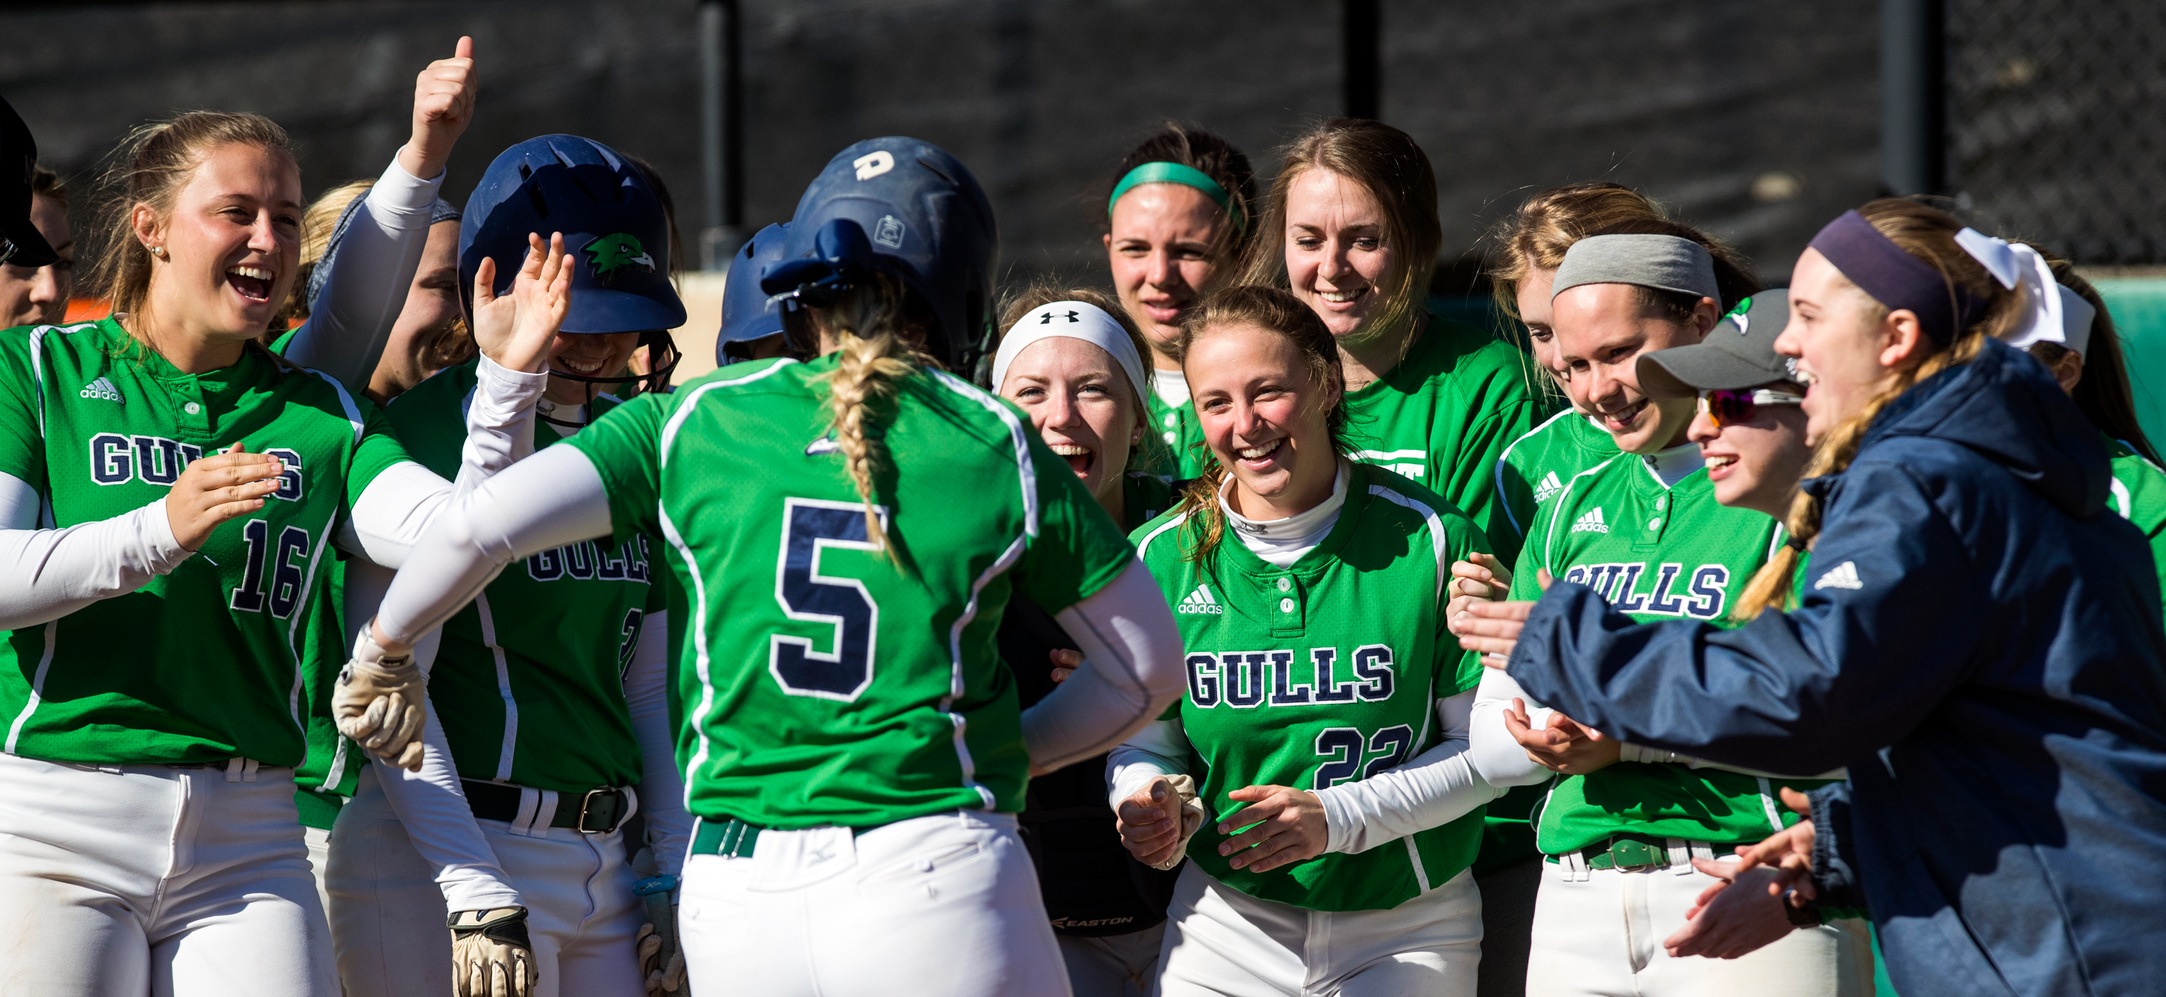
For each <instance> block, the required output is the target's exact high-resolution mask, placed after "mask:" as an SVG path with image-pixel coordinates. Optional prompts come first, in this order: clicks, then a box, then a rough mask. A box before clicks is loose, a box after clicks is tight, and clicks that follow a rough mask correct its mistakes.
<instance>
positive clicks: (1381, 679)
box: [1186, 644, 1395, 710]
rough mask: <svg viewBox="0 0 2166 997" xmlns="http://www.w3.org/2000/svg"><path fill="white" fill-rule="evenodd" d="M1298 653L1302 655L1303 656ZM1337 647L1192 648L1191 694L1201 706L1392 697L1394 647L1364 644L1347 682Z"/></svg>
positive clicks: (1306, 703)
mask: <svg viewBox="0 0 2166 997" xmlns="http://www.w3.org/2000/svg"><path fill="white" fill-rule="evenodd" d="M1297 655H1298V657H1297ZM1338 660H1339V649H1338V648H1335V647H1312V648H1309V649H1308V650H1307V651H1302V652H1296V651H1291V650H1272V651H1225V652H1221V653H1218V654H1213V653H1211V652H1209V651H1191V652H1189V655H1188V660H1187V662H1186V664H1187V666H1188V698H1189V701H1190V702H1191V703H1193V704H1194V705H1195V706H1196V707H1197V708H1198V709H1210V708H1211V707H1214V706H1219V705H1225V706H1230V707H1232V708H1234V709H1237V710H1247V709H1254V708H1255V707H1258V706H1266V705H1269V706H1314V705H1319V704H1321V705H1329V704H1332V703H1351V702H1354V701H1356V700H1360V701H1361V702H1364V703H1381V702H1383V701H1385V700H1387V699H1390V698H1391V690H1392V685H1393V682H1394V680H1395V679H1394V675H1393V673H1392V670H1391V648H1389V647H1386V646H1384V645H1382V644H1363V645H1362V646H1360V647H1357V648H1355V649H1354V654H1353V658H1352V661H1353V677H1352V679H1351V680H1342V679H1341V677H1340V676H1339V674H1338V669H1337V668H1335V667H1334V666H1335V665H1336V664H1337V663H1338Z"/></svg>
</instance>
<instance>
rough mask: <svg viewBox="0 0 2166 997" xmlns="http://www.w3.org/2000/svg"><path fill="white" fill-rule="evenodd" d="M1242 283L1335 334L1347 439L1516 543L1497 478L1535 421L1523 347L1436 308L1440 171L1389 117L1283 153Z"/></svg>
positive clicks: (1349, 125)
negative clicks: (1272, 294) (1266, 289)
mask: <svg viewBox="0 0 2166 997" xmlns="http://www.w3.org/2000/svg"><path fill="white" fill-rule="evenodd" d="M1258 225H1259V229H1260V234H1259V237H1258V238H1257V240H1256V243H1255V245H1254V246H1252V247H1251V248H1250V251H1249V254H1248V258H1247V260H1246V261H1245V263H1244V266H1243V268H1242V271H1243V281H1244V282H1245V283H1253V284H1275V285H1279V286H1285V287H1288V288H1290V289H1291V290H1292V292H1293V294H1294V296H1295V297H1296V298H1298V299H1300V300H1301V302H1302V303H1303V304H1306V305H1308V306H1309V308H1310V309H1311V310H1312V311H1314V312H1315V313H1316V315H1317V317H1318V318H1319V319H1321V320H1322V321H1323V323H1324V326H1325V328H1326V329H1328V330H1330V333H1331V336H1332V338H1333V341H1334V342H1335V343H1336V344H1337V348H1338V351H1339V359H1340V363H1341V365H1342V366H1343V368H1344V370H1345V372H1346V409H1347V414H1348V425H1349V426H1350V427H1351V428H1350V430H1349V432H1348V440H1347V442H1348V445H1349V446H1351V447H1352V448H1353V450H1352V453H1353V454H1354V456H1355V457H1356V458H1357V459H1359V460H1362V461H1364V462H1366V463H1371V464H1376V465H1379V466H1382V467H1386V468H1389V469H1391V470H1393V471H1396V472H1398V473H1400V474H1402V475H1405V476H1406V477H1408V478H1411V479H1413V480H1415V481H1418V482H1421V483H1422V484H1423V485H1424V486H1426V487H1428V488H1429V489H1431V490H1433V491H1435V492H1436V493H1437V494H1439V495H1442V496H1443V497H1444V498H1445V500H1446V501H1448V502H1449V503H1451V504H1452V505H1453V506H1454V507H1456V508H1458V509H1460V510H1461V511H1464V512H1465V513H1466V514H1467V515H1468V516H1471V517H1472V518H1473V519H1474V521H1475V522H1476V523H1478V524H1480V525H1481V527H1482V528H1483V530H1485V531H1487V532H1488V533H1489V536H1490V538H1491V543H1492V545H1494V546H1495V547H1496V548H1497V549H1498V551H1499V553H1500V554H1502V555H1504V556H1506V557H1507V558H1508V557H1510V556H1511V554H1512V553H1513V552H1515V551H1516V550H1517V549H1518V535H1517V531H1515V530H1513V529H1512V528H1511V526H1510V523H1509V519H1508V517H1506V516H1505V514H1504V512H1503V509H1502V506H1501V504H1500V503H1499V502H1498V500H1497V497H1496V491H1495V489H1494V487H1493V486H1492V484H1491V481H1492V477H1493V469H1494V467H1495V464H1496V460H1497V457H1498V455H1499V454H1501V453H1502V452H1503V451H1504V448H1505V447H1506V446H1507V445H1508V444H1510V443H1511V442H1512V441H1513V440H1515V439H1518V438H1519V437H1520V436H1521V435H1522V434H1524V433H1526V432H1527V430H1529V429H1531V428H1533V427H1534V424H1535V423H1537V422H1539V421H1540V418H1539V405H1538V404H1537V401H1536V396H1537V394H1538V389H1537V387H1536V383H1535V381H1534V378H1535V377H1536V376H1537V375H1535V374H1534V373H1533V372H1532V370H1531V369H1530V365H1529V363H1528V362H1527V358H1526V356H1525V355H1524V354H1522V353H1520V352H1519V351H1518V350H1517V349H1515V348H1513V347H1512V346H1511V345H1510V344H1508V343H1505V342H1502V341H1499V340H1497V339H1496V338H1494V337H1492V336H1490V335H1489V334H1488V333H1487V332H1484V331H1482V330H1479V329H1474V328H1471V327H1468V326H1464V325H1458V324H1455V323H1451V322H1446V321H1444V320H1442V319H1438V318H1434V317H1432V316H1430V315H1429V314H1428V311H1427V307H1426V305H1425V300H1426V298H1427V296H1428V291H1429V278H1430V275H1431V274H1432V273H1433V272H1434V270H1435V268H1436V255H1437V251H1438V248H1439V246H1440V245H1441V243H1442V241H1443V227H1442V225H1441V223H1440V222H1439V221H1438V219H1437V204H1436V175H1435V173H1434V172H1433V171H1432V170H1431V169H1430V166H1429V157H1428V156H1427V154H1425V153H1423V152H1422V150H1421V147H1420V146H1419V145H1416V144H1415V143H1414V140H1413V138H1411V137H1410V136H1408V135H1407V134H1406V133H1405V132H1402V131H1400V130H1398V129H1396V128H1393V127H1391V126H1390V125H1386V124H1381V123H1379V122H1375V121H1364V120H1358V119H1353V118H1332V119H1330V120H1327V121H1325V122H1323V123H1321V124H1319V125H1317V126H1316V127H1314V128H1312V129H1310V130H1309V131H1308V132H1306V133H1305V134H1303V135H1302V136H1300V137H1299V138H1296V139H1295V140H1294V141H1293V142H1292V143H1291V144H1289V145H1288V146H1287V147H1286V151H1285V153H1284V155H1283V156H1282V157H1281V158H1280V164H1279V171H1278V176H1277V178H1276V179H1275V180H1274V181H1273V182H1272V185H1271V193H1270V196H1269V197H1267V198H1266V199H1265V201H1264V207H1263V211H1262V212H1261V216H1260V218H1259V219H1258Z"/></svg>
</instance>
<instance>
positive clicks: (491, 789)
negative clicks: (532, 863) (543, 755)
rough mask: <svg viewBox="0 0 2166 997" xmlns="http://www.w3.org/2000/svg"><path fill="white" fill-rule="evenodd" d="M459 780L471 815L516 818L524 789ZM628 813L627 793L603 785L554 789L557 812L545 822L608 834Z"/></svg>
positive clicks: (628, 797) (500, 818) (630, 809)
mask: <svg viewBox="0 0 2166 997" xmlns="http://www.w3.org/2000/svg"><path fill="white" fill-rule="evenodd" d="M459 784H460V785H461V786H462V787H464V788H465V790H466V805H467V807H468V808H470V809H472V810H473V811H474V816H476V817H479V818H481V819H482V820H500V821H504V822H505V823H512V822H514V821H517V820H518V819H519V796H520V794H521V793H524V792H525V790H523V789H521V788H519V787H518V786H506V785H504V784H503V783H497V782H481V781H478V780H475V779H461V780H459ZM537 792H538V790H537ZM631 815H632V797H631V793H629V792H628V791H626V790H622V789H615V788H611V787H608V786H604V787H602V788H600V789H590V790H587V791H586V792H585V793H558V794H557V812H556V813H554V814H551V815H550V816H549V826H550V827H568V828H572V829H574V830H576V831H578V832H579V833H581V834H608V833H610V832H612V831H615V830H616V829H617V825H619V824H622V823H624V819H625V818H626V817H629V816H631Z"/></svg>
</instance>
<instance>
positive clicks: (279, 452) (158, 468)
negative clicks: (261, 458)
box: [90, 433, 301, 502]
mask: <svg viewBox="0 0 2166 997" xmlns="http://www.w3.org/2000/svg"><path fill="white" fill-rule="evenodd" d="M260 452H262V453H266V454H269V455H271V456H273V457H276V458H278V459H279V460H280V461H281V462H283V463H284V464H285V470H284V471H282V472H280V473H279V475H278V490H277V491H275V492H272V493H271V497H272V498H275V499H284V500H285V501H288V502H299V501H300V500H301V455H300V454H298V453H295V452H293V451H291V450H287V449H284V448H281V447H270V448H267V449H264V450H262V451H260ZM201 459H203V448H202V447H200V446H197V445H196V444H193V443H182V442H180V441H179V440H169V439H166V438H165V437H163V436H123V435H121V434H119V433H99V434H97V435H96V436H92V437H91V438H90V480H92V481H95V482H97V483H98V484H101V485H125V484H127V483H128V482H131V481H141V482H143V483H145V484H151V485H162V486H171V485H172V484H173V482H175V481H179V480H180V476H181V472H182V471H184V470H187V469H188V465H189V463H190V462H192V461H197V460H201Z"/></svg>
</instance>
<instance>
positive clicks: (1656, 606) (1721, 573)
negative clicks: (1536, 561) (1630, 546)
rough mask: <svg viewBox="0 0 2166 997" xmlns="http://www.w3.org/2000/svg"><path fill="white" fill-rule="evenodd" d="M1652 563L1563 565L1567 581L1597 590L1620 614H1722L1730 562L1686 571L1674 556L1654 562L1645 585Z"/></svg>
mask: <svg viewBox="0 0 2166 997" xmlns="http://www.w3.org/2000/svg"><path fill="white" fill-rule="evenodd" d="M1575 529H1576V527H1575ZM1649 567H1650V565H1648V564H1647V563H1646V562H1644V561H1628V562H1625V563H1622V564H1575V565H1573V566H1571V567H1570V568H1567V569H1565V572H1564V580H1565V581H1568V582H1577V583H1579V584H1581V585H1585V586H1587V587H1588V588H1591V589H1593V590H1595V593H1596V594H1598V595H1600V596H1601V597H1602V598H1604V599H1606V600H1608V601H1609V603H1610V606H1611V607H1612V608H1614V609H1616V610H1617V611H1618V612H1620V613H1644V614H1646V615H1649V616H1677V617H1689V618H1691V619H1695V620H1712V619H1715V618H1717V617H1720V616H1721V615H1722V612H1723V608H1724V604H1725V603H1727V602H1728V601H1729V591H1730V569H1729V566H1727V565H1721V564H1703V565H1700V566H1699V567H1697V568H1694V569H1693V570H1692V572H1691V573H1690V574H1689V575H1688V574H1686V572H1685V566H1684V565H1682V564H1679V563H1677V562H1675V561H1670V562H1665V563H1663V564H1659V565H1653V566H1652V567H1653V569H1654V571H1653V575H1654V577H1653V578H1652V579H1651V580H1650V582H1651V584H1649V585H1647V586H1646V587H1645V588H1642V587H1641V586H1640V581H1641V579H1643V578H1646V577H1647V575H1648V568H1649ZM1680 586H1682V588H1680Z"/></svg>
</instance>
